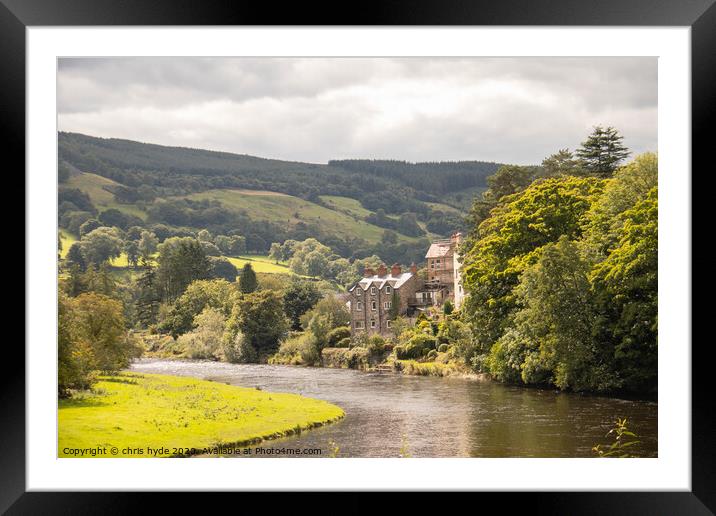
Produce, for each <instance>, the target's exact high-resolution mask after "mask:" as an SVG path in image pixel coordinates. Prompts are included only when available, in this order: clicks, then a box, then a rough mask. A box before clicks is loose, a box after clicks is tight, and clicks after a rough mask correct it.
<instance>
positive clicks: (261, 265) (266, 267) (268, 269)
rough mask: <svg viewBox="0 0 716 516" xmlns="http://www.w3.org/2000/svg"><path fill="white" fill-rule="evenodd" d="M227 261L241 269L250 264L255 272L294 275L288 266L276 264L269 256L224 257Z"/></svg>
mask: <svg viewBox="0 0 716 516" xmlns="http://www.w3.org/2000/svg"><path fill="white" fill-rule="evenodd" d="M224 258H226V259H227V260H229V261H230V262H231V263H233V264H234V267H236V268H237V269H239V271H241V269H242V268H243V267H244V265H245V264H247V263H250V264H251V266H252V267H253V269H254V272H265V273H268V274H293V272H292V271H291V269H289V268H288V266H287V265H285V264H282V263H278V264H277V263H274V262H273V261H272V260H270V259H269V257H268V256H239V257H238V258H236V257H232V256H224Z"/></svg>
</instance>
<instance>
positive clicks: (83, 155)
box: [58, 132, 500, 258]
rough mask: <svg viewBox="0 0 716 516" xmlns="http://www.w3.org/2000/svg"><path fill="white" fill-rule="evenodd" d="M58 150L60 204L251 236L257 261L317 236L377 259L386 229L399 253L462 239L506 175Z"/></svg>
mask: <svg viewBox="0 0 716 516" xmlns="http://www.w3.org/2000/svg"><path fill="white" fill-rule="evenodd" d="M58 144H59V145H58V157H59V163H58V165H59V177H60V182H61V185H60V191H61V196H62V192H63V190H64V191H65V192H66V191H68V190H69V189H78V190H81V191H83V192H85V193H86V194H87V195H88V196H89V198H90V199H91V201H92V202H93V203H94V205H95V207H96V208H97V210H99V211H100V212H101V211H103V210H108V209H115V210H119V211H121V212H124V213H126V214H128V215H133V216H134V218H133V219H132V220H133V223H136V222H137V218H138V219H141V221H143V223H145V224H146V225H151V224H164V225H167V226H170V227H181V228H185V229H186V228H188V229H189V230H191V229H204V228H206V229H209V230H210V231H213V232H216V233H221V234H228V233H229V232H233V233H235V234H236V233H242V234H247V236H248V238H249V240H250V241H253V242H254V251H257V252H260V251H261V252H262V251H265V250H266V249H267V247H268V246H269V245H270V244H271V242H272V241H281V240H282V239H286V238H295V239H299V238H307V237H308V236H313V237H316V238H319V239H322V241H327V242H326V243H328V245H332V247H336V248H337V249H339V252H341V254H344V255H348V256H351V255H353V254H355V252H356V251H358V252H359V254H364V253H367V252H373V251H375V249H376V246H378V244H379V243H380V240H381V238H382V236H383V233H384V232H385V230H386V229H388V230H391V231H393V232H395V233H396V234H397V237H398V242H397V243H396V245H403V246H408V245H410V244H413V245H414V247H415V249H418V248H419V246H420V245H423V243H422V242H419V240H420V239H421V238H431V237H435V236H445V234H447V233H449V232H450V231H453V230H455V229H461V225H462V216H463V215H464V212H465V210H466V207H467V206H469V204H470V200H471V198H472V195H474V194H475V193H477V192H480V191H481V190H483V189H484V188H486V178H487V176H489V175H491V174H493V173H494V172H495V171H496V170H497V168H499V166H500V165H499V164H497V163H487V162H480V161H465V162H436V163H408V162H405V161H385V160H381V161H374V160H340V161H331V162H329V163H328V164H314V163H302V162H293V161H282V160H275V159H265V158H259V157H255V156H248V155H242V154H232V153H227V152H216V151H208V150H202V149H191V148H186V147H167V146H162V145H155V144H148V143H140V142H135V141H131V140H122V139H115V138H109V139H108V138H97V137H93V136H87V135H83V134H77V133H65V132H61V133H59V134H58ZM463 192H469V194H467V195H464V194H463ZM276 193H279V194H281V193H282V194H286V196H285V197H283V198H281V197H279V196H276V195H275V194H276ZM67 198H68V199H77V197H76V196H72V195H68V196H67ZM64 206H65V208H64V209H65V210H71V209H74V208H72V204H69V205H68V204H64ZM68 206H69V207H68ZM83 209H84V208H83ZM61 215H62V214H61ZM61 220H62V219H61ZM65 220H67V217H65ZM251 235H253V236H251ZM401 243H402V244H401ZM415 253H417V251H415ZM415 253H413V255H416V254H415ZM398 255H400V253H398ZM411 256H412V255H411ZM407 257H408V256H407V255H406V256H405V258H407Z"/></svg>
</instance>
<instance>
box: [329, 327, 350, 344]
mask: <svg viewBox="0 0 716 516" xmlns="http://www.w3.org/2000/svg"><path fill="white" fill-rule="evenodd" d="M350 337H351V329H350V327H348V326H339V327H338V328H333V329H332V330H331V331H329V332H328V335H327V336H326V340H327V341H328V347H329V348H336V347H338V348H340V347H348V346H338V345H337V344H338V342H340V341H342V340H345V339H348V340H349V341H350Z"/></svg>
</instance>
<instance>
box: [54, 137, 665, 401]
mask: <svg viewBox="0 0 716 516" xmlns="http://www.w3.org/2000/svg"><path fill="white" fill-rule="evenodd" d="M95 140H97V139H92V138H89V137H81V136H80V135H61V138H60V150H61V152H60V160H61V161H60V170H61V174H60V181H61V185H60V226H61V234H60V235H59V239H58V242H59V247H60V249H59V258H60V295H59V341H58V346H59V375H58V393H59V395H60V396H61V397H62V398H72V397H76V396H81V395H82V393H83V392H86V391H87V390H88V389H92V388H95V389H96V388H97V385H98V383H97V382H98V381H99V378H100V375H107V374H114V373H116V372H117V371H120V370H122V369H123V368H125V367H126V366H127V365H128V364H129V362H130V361H131V360H132V359H133V358H134V357H137V356H139V355H140V354H142V353H145V354H148V355H154V356H164V357H166V356H171V357H177V358H181V357H187V358H202V359H210V360H224V361H228V362H239V363H240V362H271V363H281V364H302V365H325V366H333V367H350V368H358V369H367V368H372V367H376V366H379V365H381V364H385V365H388V366H390V367H391V368H393V369H394V370H399V371H403V372H405V373H409V374H425V375H437V376H442V375H448V374H455V373H459V374H463V373H481V374H486V375H489V376H490V377H491V378H493V379H494V380H497V381H501V382H505V383H514V384H523V385H538V386H545V387H557V388H559V389H563V390H573V391H590V392H613V391H617V390H622V391H630V392H654V391H655V389H656V365H657V304H658V303H657V300H658V296H657V292H658V289H657V251H658V232H657V219H658V196H657V168H658V160H657V156H656V154H653V153H646V154H643V155H640V156H636V157H635V158H634V159H633V160H632V161H630V162H626V157H627V155H628V151H627V149H625V148H624V147H623V146H621V136H619V134H618V133H617V132H616V131H615V130H614V129H612V128H607V129H604V128H596V129H595V131H594V133H593V134H591V135H590V136H589V137H588V138H587V140H585V142H584V143H583V145H582V147H581V148H580V149H578V151H577V152H576V154H573V153H571V152H570V151H568V150H560V151H559V152H557V153H555V154H554V155H552V156H550V157H548V158H546V159H545V160H544V161H543V162H542V164H541V165H539V166H512V165H503V166H496V167H494V169H490V171H494V173H492V174H491V175H490V174H488V173H487V172H486V170H487V169H485V168H484V167H482V166H478V165H475V164H472V165H469V166H468V165H465V166H459V165H457V164H452V165H440V164H437V165H435V167H434V168H433V169H431V170H433V173H437V172H436V171H440V170H442V171H443V172H445V174H446V176H445V177H443V179H444V180H448V179H449V180H452V179H455V180H456V181H457V182H458V183H460V181H462V180H460V181H458V180H457V178H459V177H463V176H464V177H463V179H464V181H463V182H464V185H463V186H464V188H469V189H473V190H472V191H474V188H477V187H478V186H480V185H482V184H483V183H484V186H485V187H484V188H482V189H481V190H480V193H479V194H477V195H476V196H475V197H474V200H473V202H472V208H471V210H470V212H469V214H468V216H467V217H466V218H465V220H460V221H459V224H456V225H453V224H448V225H447V226H444V227H443V229H446V228H449V229H450V230H453V229H464V230H466V231H467V237H466V238H465V241H464V243H463V245H462V247H461V249H460V253H461V256H462V262H463V278H464V279H463V284H464V289H465V292H466V294H467V299H466V302H465V303H464V304H463V306H462V307H461V309H460V310H458V311H456V310H454V307H453V306H452V305H451V304H450V303H446V304H445V305H444V306H442V307H434V308H433V309H432V310H431V311H430V312H429V313H428V314H426V315H424V316H421V317H419V318H418V319H417V320H408V319H404V318H400V317H396V319H395V320H394V321H393V324H392V332H393V333H392V335H390V336H386V337H380V336H372V337H366V336H362V335H354V336H351V335H350V331H349V330H348V328H347V325H348V323H349V314H348V313H347V311H346V308H345V299H344V298H343V297H342V294H343V292H345V288H346V287H347V286H349V285H350V284H351V283H353V282H355V281H356V280H357V279H358V278H360V276H361V273H362V271H363V269H364V268H365V267H377V265H378V264H380V263H384V262H390V261H393V259H395V257H400V258H403V259H405V258H410V257H411V256H416V254H415V253H416V252H417V251H420V253H421V255H422V253H424V250H425V248H426V247H425V242H424V241H423V239H422V238H421V237H419V236H412V234H413V233H414V234H415V235H417V234H418V231H417V230H414V227H413V229H410V228H409V226H411V224H412V222H415V227H418V228H432V230H431V229H424V230H422V231H423V235H426V236H428V235H439V234H441V233H439V232H437V226H436V224H435V223H433V222H435V221H433V220H431V219H430V217H428V219H426V218H425V217H423V218H422V219H421V217H422V216H417V217H415V218H413V217H411V216H407V217H403V216H402V215H397V214H395V211H391V210H392V209H393V208H391V209H389V206H390V202H392V201H391V199H393V198H392V197H390V195H393V194H392V193H391V194H390V195H388V194H386V193H385V192H384V191H383V190H380V192H381V193H380V194H379V195H378V194H376V197H375V198H373V197H371V196H370V195H368V194H367V193H365V192H354V191H353V190H352V189H351V188H352V187H348V186H346V187H345V188H338V187H337V186H336V185H337V184H338V183H340V182H341V180H339V178H340V177H343V176H341V174H348V176H346V177H353V178H355V177H360V178H361V179H364V180H365V181H367V182H366V184H367V185H370V184H373V183H371V181H374V182H375V183H374V184H375V185H382V186H381V188H382V187H383V186H386V185H387V186H390V185H394V183H395V182H400V181H405V178H406V177H412V176H410V174H412V173H413V171H414V172H415V173H416V174H417V175H416V176H415V177H416V178H424V177H426V176H427V175H429V174H428V169H430V167H429V164H418V165H415V166H413V165H410V164H401V163H397V162H396V163H393V162H387V163H386V162H362V161H357V162H341V163H340V164H339V163H333V164H331V165H329V166H328V168H326V169H320V170H321V172H316V174H317V175H316V177H323V176H322V174H324V173H325V174H327V175H326V178H330V180H331V181H333V182H334V183H330V184H332V185H333V186H332V187H331V188H334V187H335V188H334V190H332V191H330V192H329V191H325V190H322V189H321V188H322V187H321V186H319V184H320V181H319V182H314V180H313V179H311V181H308V182H307V183H306V185H309V186H310V187H308V186H307V188H308V189H307V190H306V191H305V192H303V190H300V191H301V192H303V193H304V194H305V195H306V197H311V198H312V199H313V201H308V200H307V199H306V202H314V204H315V203H317V202H318V203H320V202H325V203H326V205H327V206H329V208H326V209H330V210H342V213H343V215H345V216H346V217H353V219H352V220H354V221H355V220H357V219H356V217H357V218H360V217H364V219H363V222H365V223H367V224H372V222H367V221H368V220H371V221H373V222H375V223H378V224H387V225H389V226H391V227H390V228H388V227H386V228H384V229H383V230H382V233H380V237H379V238H378V240H373V241H372V243H370V244H369V245H364V244H365V242H364V243H360V242H357V241H352V242H353V243H352V244H351V243H350V239H348V240H345V239H344V240H341V239H336V238H335V235H327V234H325V231H319V228H317V227H315V226H312V225H311V224H305V223H303V222H301V217H303V215H301V213H297V215H298V217H294V216H290V217H289V219H287V223H288V225H287V226H285V227H288V228H290V231H288V232H287V231H286V230H285V227H284V229H281V230H280V231H279V230H278V229H277V228H276V227H274V226H273V225H271V224H268V223H265V222H261V223H259V222H256V221H259V220H260V219H261V217H264V215H266V214H265V213H249V212H246V211H236V210H234V211H232V210H231V209H228V208H226V207H225V206H224V204H222V203H223V202H225V201H223V200H221V199H219V198H218V197H216V196H214V197H213V198H212V199H209V198H201V199H197V198H189V197H191V196H195V195H196V194H198V193H201V192H210V191H211V192H213V191H214V190H216V189H217V188H220V187H221V188H224V187H226V188H229V189H236V188H260V189H261V190H260V192H259V194H258V195H257V197H260V196H261V195H266V193H265V192H266V191H273V192H277V193H280V194H281V195H275V197H278V198H282V196H284V195H285V196H288V194H287V193H285V192H287V191H291V188H293V186H295V185H294V184H293V183H290V184H288V183H285V182H282V181H283V180H281V179H280V178H279V176H280V174H279V175H276V174H275V171H276V170H278V169H279V168H281V167H283V166H284V165H281V166H279V165H275V164H274V165H275V166H276V167H278V168H276V169H271V170H269V168H271V167H269V168H267V169H265V174H264V175H262V174H261V173H258V174H254V176H256V175H258V177H260V178H261V179H259V180H257V181H256V182H253V183H251V184H249V183H247V181H249V180H248V179H247V178H245V177H244V176H242V175H241V174H240V173H237V174H232V173H231V172H230V171H229V170H224V168H226V166H227V165H226V163H224V162H223V161H222V160H223V159H234V158H231V157H230V156H229V157H226V156H218V157H217V156H215V154H216V153H205V152H204V151H191V152H193V154H192V160H194V161H190V162H187V163H189V165H185V166H184V168H183V169H177V170H179V171H174V169H173V168H171V167H166V166H164V165H162V164H161V163H160V162H159V161H157V160H159V157H158V156H159V154H157V155H156V156H155V158H152V159H153V160H154V161H151V163H146V164H142V163H141V159H144V158H140V155H139V154H137V155H136V160H139V161H134V158H133V157H132V156H134V155H133V154H132V152H133V149H134V148H135V147H134V146H135V144H134V143H132V142H117V141H108V142H104V143H105V144H106V145H105V146H104V147H101V146H100V147H101V148H100V147H97V146H96V145H97V142H96V141H95ZM117 145H118V146H119V147H121V149H122V152H121V153H120V154H117V153H116V149H115V150H112V149H113V148H114V147H113V146H117ZM136 145H140V144H136ZM156 147H157V146H149V147H147V148H149V149H150V150H151V149H154V150H156V149H155V148H156ZM141 148H142V149H145V150H146V149H147V148H145V147H141ZM78 149H84V151H82V152H80V150H78ZM172 152H175V153H177V152H179V151H173V150H168V151H167V153H168V154H162V153H160V154H161V155H162V156H166V155H172V156H173V155H174V154H172ZM182 152H188V151H187V150H186V149H185V150H183V151H182ZM93 153H96V154H93ZM107 153H111V155H112V156H113V158H112V160H110V159H109V158H108V154H107ZM177 156H178V155H177ZM175 157H176V156H175ZM90 158H91V159H90ZM172 159H174V158H172ZM196 159H199V160H200V161H202V160H207V161H202V163H205V167H204V168H196V169H191V167H190V164H191V163H198V162H196ZM214 159H217V160H219V161H220V162H221V163H223V164H221V165H220V164H219V162H216V161H212V160H214ZM237 159H238V158H237ZM242 159H243V158H242ZM239 161H241V160H239ZM125 162H126V163H125ZM110 163H111V164H110ZM211 163H213V165H211V166H216V167H219V168H218V169H222V170H223V172H222V174H221V175H220V178H221V179H220V180H219V179H217V178H216V177H214V179H212V180H209V178H210V177H212V174H214V173H213V172H212V173H211V174H210V173H208V172H206V170H207V168H206V167H209V164H211ZM260 163H264V162H263V161H260ZM264 164H266V163H264ZM272 166H273V165H272ZM155 167H156V168H155ZM186 167H189V169H187V168H186ZM222 167H224V168H222ZM287 167H288V166H287ZM335 167H338V168H340V171H339V170H338V169H336V168H335ZM488 168H489V167H488ZM218 169H217V170H218ZM181 170H183V172H182V171H181ZM192 170H193V172H192ZM301 170H303V169H301ZM285 171H286V173H287V174H288V176H286V177H292V178H294V179H296V178H299V177H301V178H302V177H307V176H306V175H305V174H304V172H300V171H297V170H296V169H295V168H291V167H288V168H286V170H285ZM291 171H292V172H291ZM294 173H295V174H296V175H291V174H294ZM85 174H102V176H101V177H103V178H104V179H103V180H102V181H95V182H94V183H92V182H90V183H85V182H84V179H86V178H87V176H86V175H85ZM172 174H175V175H176V174H179V176H178V177H174V176H173V175H172ZM182 174H183V175H182ZM217 174H218V172H217ZM350 174H357V175H356V176H350ZM406 174H407V175H406ZM471 174H472V175H473V176H474V177H472V176H470V175H471ZM309 175H310V174H309ZM254 176H252V177H254ZM468 176H470V177H472V179H470V177H468ZM478 176H479V177H481V178H482V179H477V177H478ZM78 177H80V178H82V179H83V181H82V182H73V181H75V180H76V179H77V178H78ZM97 177H100V176H97ZM170 177H171V178H172V180H171V181H168V179H169V178H170ZM281 177H283V176H281ZM346 177H343V179H346ZM446 178H447V179H446ZM451 178H452V179H451ZM139 179H141V180H142V181H139V182H138V180H139ZM175 179H176V182H175V181H174V180H175ZM292 180H293V179H292ZM108 181H109V182H108ZM411 181H412V179H411ZM85 184H87V185H89V186H84V187H82V185H85ZM327 184H329V183H327ZM341 184H342V183H341ZM460 184H462V183H460ZM137 185H140V186H137ZM168 185H172V186H168ZM415 185H422V186H414V187H410V188H412V189H410V188H409V187H407V186H405V185H403V187H401V188H404V189H406V190H405V191H406V192H412V193H411V196H409V197H408V198H407V200H406V201H405V203H407V204H405V205H404V203H403V204H401V203H402V201H401V203H398V201H395V202H396V203H398V204H399V205H400V206H401V208H400V209H403V208H405V209H413V208H415V209H416V212H417V213H418V214H419V213H423V211H422V210H424V209H425V210H428V209H429V210H430V211H425V212H424V213H426V214H429V213H434V207H435V206H436V204H440V202H441V201H445V202H447V200H448V199H449V200H450V202H452V203H453V206H452V208H451V209H445V212H446V213H447V212H450V213H451V217H454V216H456V213H455V210H457V209H458V208H457V207H456V206H457V205H458V203H457V201H456V195H457V194H455V192H454V191H452V190H449V188H448V187H445V186H443V187H440V188H442V189H443V190H444V193H445V199H442V198H435V197H427V198H426V200H422V201H421V200H419V197H420V196H421V195H422V194H421V193H419V192H422V191H423V190H416V188H424V189H429V187H432V186H434V185H433V184H432V183H430V181H428V180H427V179H425V182H424V184H423V183H421V181H418V180H417V179H416V181H415ZM144 186H146V188H145V187H144ZM366 188H367V187H366ZM436 188H437V187H436ZM450 188H452V187H450ZM443 190H435V191H436V192H437V191H443ZM401 191H402V190H401ZM374 193H375V192H374ZM423 193H424V192H423ZM384 194H385V195H388V196H387V197H384ZM448 194H449V195H448ZM212 195H214V193H212ZM232 195H236V193H235V192H234V194H232ZM323 195H325V196H331V197H327V198H326V199H324V200H323V201H321V199H320V196H323ZM350 195H354V196H355V197H350ZM160 196H162V197H160ZM187 196H188V197H187ZM245 196H246V197H251V194H245ZM178 197H182V199H181V200H178V199H177V198H178ZM345 199H353V200H351V201H350V202H349V201H346V200H345ZM460 202H464V199H461V201H460ZM421 203H422V204H424V205H425V208H423V207H422V204H421ZM292 206H293V208H295V207H296V206H294V205H292ZM446 206H447V205H446ZM293 208H292V209H293ZM395 209H397V208H395ZM361 210H368V211H369V213H367V214H366V213H364V212H362V211H361ZM372 210H376V211H372ZM380 210H383V211H380ZM294 215H296V214H294ZM322 216H323V215H321V217H322ZM331 216H332V215H331ZM384 216H385V217H386V218H387V219H390V220H391V221H392V222H389V221H386V220H384V218H383V217H384ZM396 216H397V218H396ZM436 217H438V216H436ZM438 218H439V217H438ZM458 218H459V217H458ZM429 219H430V220H429ZM316 220H318V219H316ZM446 220H447V219H446ZM451 220H452V219H451ZM296 221H299V222H296ZM198 225H205V226H206V227H203V228H198V227H197V226H198ZM374 225H375V224H374ZM322 226H326V225H325V224H323V225H322ZM376 227H380V226H379V225H378V226H376ZM260 228H263V229H260ZM399 231H402V233H399ZM426 231H427V232H426ZM432 231H436V233H432ZM242 232H243V234H242ZM269 235H274V236H276V237H278V240H276V241H272V242H269V240H267V238H269V239H270V238H271V237H270V236H269ZM288 236H294V237H296V238H286V237H288ZM410 239H415V240H414V241H411V240H410ZM261 242H263V243H261ZM67 244H70V245H69V246H68V245H67ZM353 244H355V245H353ZM413 245H415V247H414V248H413V247H411V246H413ZM411 249H412V250H411ZM250 252H261V253H263V254H262V255H256V256H252V255H250V254H247V253H250ZM416 261H420V259H419V260H416ZM236 265H239V266H240V268H238V269H237V267H236ZM254 266H256V268H254ZM268 266H272V267H271V268H268ZM259 267H266V268H263V269H260V268H259ZM419 274H425V271H424V270H422V271H419Z"/></svg>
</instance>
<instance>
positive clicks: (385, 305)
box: [383, 301, 393, 310]
mask: <svg viewBox="0 0 716 516" xmlns="http://www.w3.org/2000/svg"><path fill="white" fill-rule="evenodd" d="M391 306H393V303H391V302H390V301H384V302H383V309H385V310H388V309H389V308H390V307H391Z"/></svg>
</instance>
